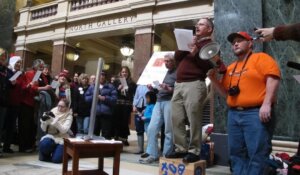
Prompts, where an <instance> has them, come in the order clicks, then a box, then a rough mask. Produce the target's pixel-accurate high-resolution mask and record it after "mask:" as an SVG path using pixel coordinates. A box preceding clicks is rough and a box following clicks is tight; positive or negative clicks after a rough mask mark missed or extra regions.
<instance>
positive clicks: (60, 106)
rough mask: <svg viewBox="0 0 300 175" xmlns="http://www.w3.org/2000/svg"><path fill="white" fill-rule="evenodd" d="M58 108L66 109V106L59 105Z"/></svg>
mask: <svg viewBox="0 0 300 175" xmlns="http://www.w3.org/2000/svg"><path fill="white" fill-rule="evenodd" d="M57 107H58V108H65V107H66V106H63V105H57Z"/></svg>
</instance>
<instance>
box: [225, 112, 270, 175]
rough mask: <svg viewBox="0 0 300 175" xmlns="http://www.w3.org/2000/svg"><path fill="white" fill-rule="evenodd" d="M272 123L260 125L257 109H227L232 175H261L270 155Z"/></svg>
mask: <svg viewBox="0 0 300 175" xmlns="http://www.w3.org/2000/svg"><path fill="white" fill-rule="evenodd" d="M271 124H272V121H270V122H268V123H262V122H261V121H260V119H259V108H254V109H249V110H245V111H237V110H232V109H229V111H228V143H229V153H230V160H231V165H232V169H233V175H262V174H263V171H264V168H265V167H266V160H267V159H268V158H269V155H270V153H271V149H272V144H271V139H272V125H271Z"/></svg>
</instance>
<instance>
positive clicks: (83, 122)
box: [76, 116, 90, 134]
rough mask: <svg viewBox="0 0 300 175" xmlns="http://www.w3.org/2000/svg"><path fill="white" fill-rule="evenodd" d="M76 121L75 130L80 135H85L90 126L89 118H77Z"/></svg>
mask: <svg viewBox="0 0 300 175" xmlns="http://www.w3.org/2000/svg"><path fill="white" fill-rule="evenodd" d="M76 121H77V130H78V133H80V134H87V133H88V132H89V124H90V117H89V116H86V117H81V116H78V117H77V118H76Z"/></svg>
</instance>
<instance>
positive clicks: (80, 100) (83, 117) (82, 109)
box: [73, 74, 91, 134]
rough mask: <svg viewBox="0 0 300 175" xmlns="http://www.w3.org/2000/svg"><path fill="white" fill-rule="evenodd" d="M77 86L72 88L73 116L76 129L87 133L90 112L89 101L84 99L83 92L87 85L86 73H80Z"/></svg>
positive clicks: (81, 132)
mask: <svg viewBox="0 0 300 175" xmlns="http://www.w3.org/2000/svg"><path fill="white" fill-rule="evenodd" d="M78 82H79V83H78V86H77V87H76V88H75V89H74V100H73V103H74V105H73V106H74V109H73V116H74V117H76V122H77V131H78V133H80V134H87V133H88V127H89V121H90V120H89V119H90V112H91V103H90V102H86V101H85V94H86V91H87V90H88V88H89V87H90V85H89V77H88V75H87V74H80V76H79V79H78Z"/></svg>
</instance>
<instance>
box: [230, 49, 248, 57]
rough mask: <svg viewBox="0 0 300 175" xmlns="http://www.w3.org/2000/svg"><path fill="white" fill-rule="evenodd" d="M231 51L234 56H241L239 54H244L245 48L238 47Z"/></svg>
mask: <svg viewBox="0 0 300 175" xmlns="http://www.w3.org/2000/svg"><path fill="white" fill-rule="evenodd" d="M233 52H234V55H235V56H241V55H244V54H245V53H246V51H245V50H242V49H240V48H239V49H236V50H234V51H233Z"/></svg>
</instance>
